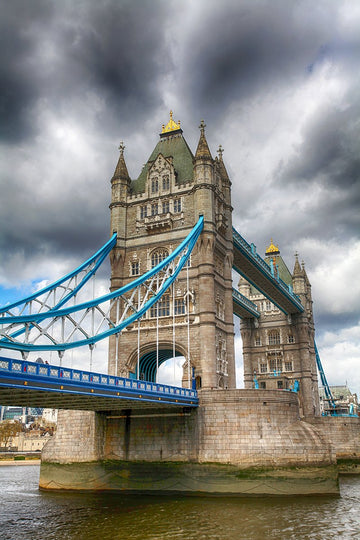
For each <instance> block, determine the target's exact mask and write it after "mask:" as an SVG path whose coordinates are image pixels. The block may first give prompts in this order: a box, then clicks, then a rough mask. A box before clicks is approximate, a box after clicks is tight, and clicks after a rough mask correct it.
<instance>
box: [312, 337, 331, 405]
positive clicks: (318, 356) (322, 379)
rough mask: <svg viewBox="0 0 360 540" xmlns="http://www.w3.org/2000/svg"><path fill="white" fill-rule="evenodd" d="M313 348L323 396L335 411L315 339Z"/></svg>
mask: <svg viewBox="0 0 360 540" xmlns="http://www.w3.org/2000/svg"><path fill="white" fill-rule="evenodd" d="M314 348H315V357H316V364H317V368H318V371H319V374H320V379H321V383H322V385H323V387H324V391H325V396H326V399H327V400H328V401H329V405H330V406H331V407H332V408H333V410H334V412H335V409H336V405H335V400H334V397H333V395H332V393H331V390H330V387H329V385H328V382H327V379H326V376H325V373H324V370H323V367H322V363H321V360H320V355H319V351H318V348H317V346H316V343H315V341H314Z"/></svg>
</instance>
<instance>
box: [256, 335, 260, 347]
mask: <svg viewBox="0 0 360 540" xmlns="http://www.w3.org/2000/svg"><path fill="white" fill-rule="evenodd" d="M255 347H261V337H260V336H255Z"/></svg>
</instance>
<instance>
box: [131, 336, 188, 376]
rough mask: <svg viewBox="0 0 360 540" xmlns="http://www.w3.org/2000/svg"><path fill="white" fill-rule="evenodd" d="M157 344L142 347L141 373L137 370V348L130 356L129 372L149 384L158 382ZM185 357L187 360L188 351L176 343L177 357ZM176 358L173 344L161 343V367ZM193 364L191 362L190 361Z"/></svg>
mask: <svg viewBox="0 0 360 540" xmlns="http://www.w3.org/2000/svg"><path fill="white" fill-rule="evenodd" d="M156 356H157V351H156V343H155V342H153V343H147V344H144V345H143V346H141V347H140V359H139V373H138V369H137V365H138V350H137V348H136V349H134V350H133V351H132V353H131V354H130V356H129V362H128V366H129V371H130V372H131V373H132V374H133V376H134V377H135V378H136V379H143V380H145V381H149V382H155V381H156V367H157V362H156ZM178 356H183V357H184V358H185V359H186V358H187V351H186V350H185V348H184V347H183V346H182V345H181V344H179V343H176V345H175V357H178ZM170 358H174V348H173V343H172V342H161V343H159V366H160V365H161V364H163V363H164V362H166V361H167V360H169V359H170ZM190 362H191V361H190Z"/></svg>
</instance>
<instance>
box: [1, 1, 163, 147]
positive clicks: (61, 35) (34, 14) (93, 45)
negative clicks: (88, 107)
mask: <svg viewBox="0 0 360 540" xmlns="http://www.w3.org/2000/svg"><path fill="white" fill-rule="evenodd" d="M168 6H169V4H165V3H164V4H159V3H157V2H155V3H154V2H151V1H150V0H149V1H145V0H143V1H141V2H132V1H130V0H128V1H121V2H117V1H115V0H114V1H102V2H70V1H65V2H57V3H51V2H45V1H43V0H32V1H31V2H24V1H19V0H18V1H16V0H15V1H14V2H5V3H4V2H3V4H2V6H1V18H0V21H1V22H0V32H1V34H0V35H1V63H0V75H1V82H2V84H1V86H2V91H1V95H0V96H1V104H0V126H1V127H0V130H1V131H0V135H1V137H2V138H3V139H6V140H7V141H9V140H13V141H14V140H19V139H23V138H26V137H27V136H29V135H30V133H31V132H32V131H35V130H36V127H37V126H36V119H35V118H34V117H33V116H32V108H33V107H34V106H35V104H36V102H38V101H39V100H41V99H42V100H43V103H44V106H46V105H47V106H52V107H54V106H56V107H59V108H60V109H61V108H66V107H67V106H68V102H69V100H73V99H74V98H75V97H81V95H84V96H85V95H86V93H87V92H88V91H90V90H91V91H92V92H95V93H98V94H99V96H101V98H102V99H104V100H105V101H106V102H107V104H108V107H109V109H110V110H109V111H108V117H107V118H106V120H107V121H111V119H112V118H113V117H114V116H115V115H117V114H118V115H121V119H122V121H124V122H128V121H129V120H130V119H132V120H136V118H137V117H138V116H140V115H142V114H144V111H145V110H146V109H147V108H149V107H154V106H155V104H156V103H157V102H158V101H159V94H158V92H157V88H156V81H157V77H158V76H159V75H161V74H162V73H164V71H166V69H167V68H168V64H169V57H168V54H167V50H166V48H164V43H163V40H162V39H159V28H161V26H162V22H163V19H164V18H165V17H166V14H167V11H168ZM101 121H102V122H104V119H99V123H100V122H101Z"/></svg>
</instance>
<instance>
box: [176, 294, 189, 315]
mask: <svg viewBox="0 0 360 540" xmlns="http://www.w3.org/2000/svg"><path fill="white" fill-rule="evenodd" d="M174 315H175V316H176V315H186V301H185V298H184V297H180V298H175V303H174Z"/></svg>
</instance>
